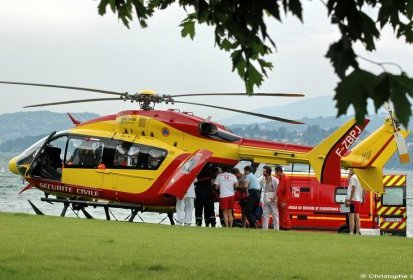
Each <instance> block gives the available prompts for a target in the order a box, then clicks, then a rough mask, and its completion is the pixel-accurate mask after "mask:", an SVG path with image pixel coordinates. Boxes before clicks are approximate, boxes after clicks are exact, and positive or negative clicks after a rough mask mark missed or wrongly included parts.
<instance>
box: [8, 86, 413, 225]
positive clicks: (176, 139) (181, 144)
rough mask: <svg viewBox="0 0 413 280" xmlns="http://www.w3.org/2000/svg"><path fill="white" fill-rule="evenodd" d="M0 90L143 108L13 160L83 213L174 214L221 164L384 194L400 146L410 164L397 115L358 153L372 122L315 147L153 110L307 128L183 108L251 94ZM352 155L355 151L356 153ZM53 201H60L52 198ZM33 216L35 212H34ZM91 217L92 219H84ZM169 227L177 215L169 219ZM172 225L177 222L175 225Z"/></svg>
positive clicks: (32, 180)
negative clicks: (280, 168) (97, 209)
mask: <svg viewBox="0 0 413 280" xmlns="http://www.w3.org/2000/svg"><path fill="white" fill-rule="evenodd" d="M0 83H1V84H11V85H25V86H40V87H53V88H64V89H73V90H82V91H90V92H98V93H103V94H109V95H114V96H116V97H109V98H97V99H83V100H71V101H64V102H54V103H44V104H37V105H30V106H26V107H40V106H51V105H60V104H70V103H80V102H94V101H117V100H124V101H132V102H137V103H138V104H139V105H140V110H130V111H123V112H119V113H117V114H114V115H108V116H104V117H100V118H97V119H94V120H91V121H87V122H84V123H80V122H78V121H77V120H75V119H74V118H73V117H72V116H70V115H69V116H70V117H71V119H72V121H73V123H74V124H75V126H74V127H73V128H72V129H69V130H67V131H61V132H57V133H56V132H53V133H51V134H50V135H49V136H48V137H46V138H44V139H42V140H40V141H38V142H37V143H35V144H33V145H32V146H31V147H29V148H28V149H26V150H25V151H24V152H23V153H22V154H20V155H19V156H17V157H15V158H13V159H12V160H11V161H10V163H9V169H10V170H11V171H12V172H13V173H15V174H17V175H21V176H22V177H23V178H24V179H25V180H26V181H28V182H29V185H28V186H27V187H26V188H25V189H27V188H30V187H36V188H38V189H40V190H41V191H43V192H44V193H45V194H46V196H45V198H42V200H44V201H49V202H62V203H64V205H65V207H64V209H63V212H62V216H64V213H65V211H66V209H67V208H68V206H69V205H73V206H76V207H77V208H78V209H80V210H84V208H85V207H87V206H101V207H104V208H105V211H106V216H107V218H108V219H109V214H108V209H109V208H111V207H117V208H126V209H131V210H132V215H131V218H130V220H133V218H134V217H135V215H136V214H137V213H138V212H139V211H155V212H165V213H168V214H169V215H171V213H173V212H174V207H175V201H176V198H182V197H183V196H184V194H185V193H186V191H187V189H188V188H189V186H190V184H191V183H192V181H193V180H194V179H195V178H196V177H198V179H202V178H206V177H208V176H209V173H210V171H211V169H212V168H213V167H215V166H235V165H236V164H237V163H238V162H239V161H242V160H246V161H251V162H252V163H253V164H258V163H268V164H280V165H285V164H289V163H309V164H311V166H312V168H313V169H314V172H315V173H316V176H317V178H318V180H319V181H320V182H321V183H324V184H337V185H339V184H340V170H341V168H349V167H352V168H354V169H355V172H356V174H357V175H358V177H359V179H360V182H361V184H362V186H363V187H364V188H365V189H366V190H372V191H374V192H376V193H382V192H383V186H382V178H383V176H382V169H383V166H384V165H385V163H386V162H387V161H388V160H389V159H390V157H391V156H392V155H393V154H394V152H395V151H396V150H397V148H399V154H400V158H401V161H403V162H407V161H409V155H408V153H407V148H406V145H405V142H404V139H405V138H406V137H407V135H408V133H409V131H406V130H404V129H401V128H400V127H399V126H398V124H397V121H396V120H395V119H394V118H393V117H392V114H390V115H391V117H390V118H388V119H386V120H385V122H384V124H383V125H382V126H381V127H380V128H379V129H377V130H376V131H375V132H374V133H372V134H371V135H369V136H368V137H366V138H365V139H364V140H363V141H361V142H360V143H358V144H356V145H353V144H354V143H355V141H356V139H357V138H358V136H359V135H360V133H361V132H362V131H363V129H364V127H365V126H366V125H367V124H368V120H366V121H365V122H364V124H361V125H360V124H357V123H356V122H355V120H350V121H349V122H347V123H346V124H344V125H343V126H342V127H341V128H339V129H338V130H337V131H335V132H334V133H333V134H332V135H330V136H329V137H328V138H327V139H325V140H324V141H323V142H322V143H320V144H319V145H318V146H316V147H309V146H300V145H292V144H286V143H277V142H271V141H261V140H253V139H247V138H242V137H240V136H237V135H235V134H233V133H232V132H231V131H229V130H228V129H226V128H225V127H224V126H223V125H220V124H218V123H215V122H212V121H210V120H209V119H204V118H201V117H197V116H195V115H193V114H191V113H185V112H180V111H178V110H173V109H169V110H155V109H154V106H155V105H156V104H158V103H166V104H175V103H177V104H190V105H199V106H207V107H211V108H215V109H224V110H230V111H234V112H238V113H244V114H250V115H254V116H258V117H263V118H267V119H271V120H276V121H282V122H286V123H291V124H298V123H300V122H297V121H294V120H289V119H284V118H279V117H275V116H268V115H263V114H259V113H253V112H246V111H241V110H236V109H231V108H224V107H218V106H213V105H207V104H200V103H193V102H185V101H180V100H176V99H179V98H181V97H187V96H199V95H210V96H222V95H237V96H241V95H245V93H205V94H182V95H162V96H161V95H158V94H156V93H154V92H153V91H148V90H147V91H142V92H140V93H136V94H128V93H120V92H113V91H106V90H97V89H90V88H81V87H71V86H59V85H49V84H35V83H20V82H6V81H0ZM255 95H258V96H269V97H273V96H289V97H290V96H291V97H294V96H303V95H302V94H282V93H256V94H255ZM352 145H353V146H354V147H352V148H351V147H350V146H352ZM50 194H53V195H55V196H56V198H50V197H49V195H50ZM35 210H36V209H35ZM86 213H87V212H86ZM170 219H171V216H170ZM171 222H172V219H171Z"/></svg>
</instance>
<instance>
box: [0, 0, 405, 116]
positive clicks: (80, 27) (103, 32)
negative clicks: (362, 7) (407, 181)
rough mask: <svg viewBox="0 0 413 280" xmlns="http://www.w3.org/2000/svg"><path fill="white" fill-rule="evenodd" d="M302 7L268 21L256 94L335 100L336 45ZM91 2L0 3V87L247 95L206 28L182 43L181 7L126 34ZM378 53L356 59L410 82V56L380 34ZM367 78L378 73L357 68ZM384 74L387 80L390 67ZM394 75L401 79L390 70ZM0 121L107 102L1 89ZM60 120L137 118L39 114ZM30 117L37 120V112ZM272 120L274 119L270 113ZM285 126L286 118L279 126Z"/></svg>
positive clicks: (322, 14)
mask: <svg viewBox="0 0 413 280" xmlns="http://www.w3.org/2000/svg"><path fill="white" fill-rule="evenodd" d="M302 2H303V3H304V24H303V23H301V22H300V21H299V20H298V19H296V18H295V17H293V16H291V15H288V16H287V17H286V18H285V20H284V22H283V23H279V22H278V21H275V20H273V19H270V20H268V21H267V23H268V24H267V26H268V31H269V33H270V35H271V37H272V38H273V40H274V41H275V42H276V44H277V51H276V52H275V53H274V54H272V55H270V56H269V57H268V58H267V59H268V60H270V61H271V62H272V63H273V64H274V69H273V70H272V71H271V72H269V75H268V78H267V79H266V80H265V81H264V83H263V85H262V86H261V88H260V89H258V90H256V91H257V92H258V91H259V92H286V93H290V92H296V93H304V94H305V95H306V97H305V98H311V97H315V96H320V95H331V98H332V97H333V94H334V88H335V87H336V84H337V82H338V78H337V77H336V75H335V74H334V70H333V68H332V67H331V65H330V63H329V61H328V60H327V59H326V58H325V57H324V55H325V53H326V52H327V49H328V46H329V45H330V44H331V43H332V42H334V41H335V40H337V39H338V38H339V32H338V31H337V28H336V27H335V26H332V25H330V24H329V19H328V18H327V11H326V8H325V6H323V4H322V2H321V1H305V0H303V1H302ZM97 5H98V1H92V0H37V1H33V0H1V1H0V36H1V40H0V42H1V43H0V80H3V81H17V82H31V83H47V84H57V85H69V86H78V87H88V88H96V89H104V90H113V91H117V92H125V91H128V92H129V93H134V92H136V91H140V90H143V89H151V90H155V91H156V92H158V93H159V94H184V93H206V92H213V93H218V92H244V90H245V89H244V83H243V81H242V80H241V79H240V78H239V76H238V75H237V74H236V73H235V72H232V62H231V60H230V54H229V53H226V52H224V51H220V50H219V49H218V48H217V47H215V46H214V33H213V29H212V28H211V27H206V26H199V25H198V26H197V29H196V31H197V33H196V36H195V39H194V40H193V41H191V40H190V39H189V38H181V35H180V30H181V29H180V27H179V24H180V22H181V20H182V19H183V18H184V17H185V12H184V11H183V10H182V9H181V8H179V7H178V6H172V7H170V8H168V9H167V10H164V11H160V12H157V13H156V14H155V15H154V17H152V18H151V19H150V20H149V21H148V25H149V26H148V27H147V28H145V29H142V28H140V26H139V25H138V24H137V23H136V22H135V23H134V24H132V26H131V28H130V29H127V28H126V27H125V26H124V25H123V24H122V23H121V22H120V21H119V20H118V19H117V16H116V15H114V14H113V13H112V12H111V11H110V9H108V13H107V14H106V15H105V16H103V17H102V16H100V15H98V12H97ZM377 49H378V50H377V52H375V53H366V52H365V51H363V50H362V48H359V51H358V52H359V54H361V55H363V56H366V57H368V58H369V59H372V60H375V61H379V62H383V61H391V62H395V63H398V64H399V65H400V66H401V67H402V68H404V70H405V71H406V72H407V73H408V74H409V75H410V76H413V64H412V61H413V52H412V46H408V45H406V44H404V42H403V41H401V40H397V39H395V37H394V36H393V35H392V31H391V30H386V31H385V32H384V34H383V35H382V38H381V41H380V42H379V44H378V48H377ZM361 65H362V66H363V67H365V68H367V69H369V70H372V71H377V72H378V71H380V70H381V69H380V68H378V67H377V66H375V65H371V64H368V63H365V62H361ZM389 70H392V69H391V67H389ZM394 70H395V73H397V69H394ZM0 96H1V103H0V114H2V113H10V112H17V111H28V110H29V109H23V108H22V107H23V106H25V105H31V104H38V103H45V102H55V101H63V100H73V99H82V98H99V97H107V96H102V95H99V94H94V93H87V92H76V91H71V90H59V89H46V88H37V87H23V86H11V85H10V86H9V85H0ZM181 100H183V101H189V102H197V103H207V104H212V105H216V106H226V107H231V108H236V109H241V110H246V111H250V110H253V109H257V108H260V107H268V106H272V105H274V106H277V105H283V104H287V103H290V102H294V101H297V100H298V99H297V98H257V97H247V96H246V97H237V98H236V99H234V98H229V97H228V98H215V97H214V98H211V97H196V98H195V97H188V98H185V99H184V98H182V99H181ZM171 107H174V108H178V109H180V110H182V111H190V112H194V113H195V114H196V115H199V116H201V117H205V118H206V117H208V116H211V117H212V119H213V120H219V119H223V118H227V117H230V116H233V115H234V113H232V112H226V111H222V110H215V109H210V108H203V107H195V106H192V107H191V106H187V105H175V106H171V105H158V106H157V108H159V109H164V108H171ZM43 109H44V110H50V111H56V112H86V111H87V112H95V113H98V114H100V115H108V114H114V113H117V112H119V111H122V110H126V109H137V107H136V104H135V103H134V104H131V103H125V102H121V101H119V102H118V101H116V102H115V103H113V102H96V103H84V104H74V105H62V106H53V107H44V108H43ZM30 110H39V108H34V109H30ZM274 115H277V114H276V112H274ZM279 117H282V116H279Z"/></svg>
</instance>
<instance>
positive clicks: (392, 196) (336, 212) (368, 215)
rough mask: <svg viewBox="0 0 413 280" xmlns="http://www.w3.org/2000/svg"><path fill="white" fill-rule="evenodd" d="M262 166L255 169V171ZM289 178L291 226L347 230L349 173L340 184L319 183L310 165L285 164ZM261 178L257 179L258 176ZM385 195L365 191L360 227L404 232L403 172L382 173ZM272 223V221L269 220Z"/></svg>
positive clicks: (236, 211) (238, 218)
mask: <svg viewBox="0 0 413 280" xmlns="http://www.w3.org/2000/svg"><path fill="white" fill-rule="evenodd" d="M260 172H262V168H258V169H257V174H260ZM284 173H285V174H286V175H288V176H289V177H290V179H291V188H290V190H291V193H290V202H289V213H290V218H291V226H292V229H299V230H326V231H337V232H339V233H344V232H348V226H347V221H346V218H347V213H346V210H345V209H346V208H347V209H348V207H344V205H345V199H346V195H347V186H348V178H347V177H348V175H347V172H346V171H344V170H343V172H342V176H341V184H340V186H336V185H326V184H320V183H319V182H318V180H317V178H316V176H315V174H314V172H313V171H312V169H311V167H310V165H306V164H294V165H292V166H290V167H284ZM259 179H260V178H259ZM383 187H384V190H385V192H384V194H382V195H377V194H374V193H373V192H371V191H366V192H365V195H364V202H363V203H362V204H361V208H360V220H361V228H362V229H364V230H366V229H369V230H373V232H377V233H379V232H380V234H389V235H406V175H399V174H392V175H384V176H383ZM234 216H235V217H234V224H235V225H240V223H241V209H240V207H239V205H238V204H237V205H236V207H235V209H234ZM270 223H272V220H270Z"/></svg>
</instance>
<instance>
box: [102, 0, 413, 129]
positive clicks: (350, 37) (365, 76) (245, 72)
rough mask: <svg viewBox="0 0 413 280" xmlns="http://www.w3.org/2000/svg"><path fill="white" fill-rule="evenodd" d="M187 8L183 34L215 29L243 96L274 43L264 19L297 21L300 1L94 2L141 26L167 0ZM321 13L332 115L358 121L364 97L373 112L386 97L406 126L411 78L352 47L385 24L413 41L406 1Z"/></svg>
mask: <svg viewBox="0 0 413 280" xmlns="http://www.w3.org/2000/svg"><path fill="white" fill-rule="evenodd" d="M175 2H177V3H179V5H180V6H181V7H182V8H183V9H185V11H194V12H187V16H186V18H184V19H183V20H182V22H181V27H182V30H181V35H182V36H183V37H190V38H191V39H193V38H194V36H195V23H198V24H207V25H210V26H214V27H215V43H216V44H217V46H218V47H219V48H220V49H221V50H225V51H227V52H229V53H230V56H231V59H232V65H233V71H235V70H236V71H237V72H238V75H239V76H240V77H241V78H242V79H243V81H244V83H245V88H246V92H247V94H253V92H254V89H255V88H256V87H259V86H260V85H261V83H262V81H263V79H264V76H265V77H266V76H267V71H268V70H271V69H272V68H273V65H272V63H271V62H269V61H266V60H265V56H266V55H268V54H270V53H271V52H272V50H273V49H274V48H275V42H274V41H273V40H272V38H270V36H269V35H268V33H267V26H266V24H265V22H264V19H265V17H274V18H276V19H277V20H279V21H280V22H281V21H282V19H281V14H282V13H284V14H285V15H287V14H288V13H291V14H292V15H293V16H296V17H297V18H299V19H300V20H301V21H302V5H301V0H272V1H270V0H259V1H258V0H255V1H254V0H247V1H245V0H238V1H235V0H234V1H225V0H209V1H206V0H146V1H145V0H100V3H99V6H98V10H99V14H101V15H104V14H105V13H106V8H107V7H108V6H110V8H111V9H112V11H113V12H115V13H117V14H118V17H119V18H120V19H121V20H122V22H123V23H124V24H125V25H126V26H127V27H129V23H130V22H131V21H132V20H133V16H134V15H136V17H137V19H138V21H139V23H140V25H141V26H142V27H146V26H147V23H146V21H147V19H148V18H150V17H151V16H152V15H153V13H154V11H155V10H158V9H159V10H163V9H166V8H167V7H168V6H170V5H171V4H173V3H175ZM325 6H326V11H327V13H328V15H329V17H330V18H331V23H332V24H334V25H337V26H338V28H339V30H340V32H341V38H340V39H339V40H338V41H337V42H333V43H332V44H331V45H330V47H329V49H328V51H327V53H326V57H327V58H328V59H329V60H330V61H331V64H332V65H333V67H334V70H335V73H336V74H337V75H338V77H339V78H340V82H339V83H338V85H337V87H336V89H335V91H336V94H335V97H334V99H335V100H336V101H337V104H336V107H337V109H338V113H337V116H340V115H344V114H345V113H346V112H347V109H348V107H349V106H350V105H353V106H354V108H355V111H356V118H357V120H358V121H359V122H362V120H363V119H364V117H365V115H366V114H367V99H368V98H371V99H372V100H373V101H374V105H375V109H376V111H377V110H378V109H379V108H380V107H381V106H382V105H383V104H384V103H385V102H386V101H391V102H392V103H393V104H394V107H395V114H396V116H397V117H398V119H399V120H400V122H401V123H402V124H403V125H404V126H405V127H407V125H408V121H409V118H410V116H411V114H412V111H411V105H410V102H409V99H408V96H410V97H413V79H412V78H411V77H409V76H408V75H407V74H406V73H405V72H404V71H403V69H402V68H401V67H399V66H398V68H399V70H400V73H399V74H393V73H390V72H388V71H387V69H386V66H387V64H388V63H380V62H373V61H371V60H368V59H366V58H364V57H361V56H360V55H357V54H356V52H355V51H354V48H353V46H354V45H355V44H356V43H358V42H360V43H362V45H363V46H364V48H365V49H366V50H367V51H373V50H375V43H376V41H377V40H378V39H379V38H380V32H381V30H382V29H383V28H384V27H385V26H387V25H390V26H391V27H392V28H393V30H394V32H395V36H396V37H397V38H399V39H402V38H403V39H404V40H405V41H406V43H408V44H412V43H413V21H412V18H413V1H412V0H397V1H391V0H327V3H325ZM371 8H374V9H377V10H378V14H377V17H376V18H375V19H373V18H372V16H369V15H367V13H366V12H365V11H366V10H367V9H371ZM361 59H362V60H367V61H369V62H372V63H375V64H377V65H378V66H380V67H381V68H382V70H383V72H382V73H380V74H378V75H376V74H373V73H371V72H369V71H366V70H364V69H362V68H361V67H360V66H359V60H361Z"/></svg>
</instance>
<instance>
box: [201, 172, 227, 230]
mask: <svg viewBox="0 0 413 280" xmlns="http://www.w3.org/2000/svg"><path fill="white" fill-rule="evenodd" d="M219 173H221V169H220V168H219V167H215V168H214V169H213V170H212V171H211V174H210V177H205V178H202V179H200V180H199V181H198V182H197V183H196V184H195V223H196V225H197V226H202V217H204V222H205V226H206V227H209V226H211V227H215V226H216V219H215V210H214V201H215V192H214V181H215V178H216V177H217V175H218V174H219Z"/></svg>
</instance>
